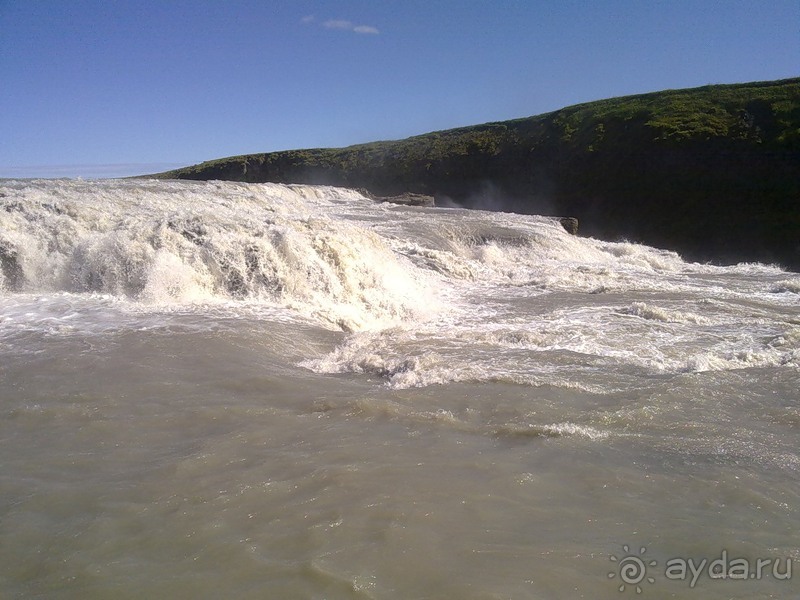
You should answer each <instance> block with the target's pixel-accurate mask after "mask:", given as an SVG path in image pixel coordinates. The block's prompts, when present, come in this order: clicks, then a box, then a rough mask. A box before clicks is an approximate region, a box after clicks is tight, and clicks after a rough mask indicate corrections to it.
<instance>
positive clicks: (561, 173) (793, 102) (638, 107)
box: [158, 78, 800, 269]
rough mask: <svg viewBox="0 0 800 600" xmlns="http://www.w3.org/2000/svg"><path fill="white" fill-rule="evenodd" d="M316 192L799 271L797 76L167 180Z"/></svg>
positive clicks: (223, 166)
mask: <svg viewBox="0 0 800 600" xmlns="http://www.w3.org/2000/svg"><path fill="white" fill-rule="evenodd" d="M158 177H165V178H180V179H224V180H235V181H250V182H265V181H272V182H283V183H316V184H331V185H340V186H347V187H355V188H365V189H367V190H369V191H370V192H372V193H374V194H376V195H394V194H400V193H403V192H416V193H421V194H428V195H432V196H434V197H435V198H436V201H437V203H438V204H447V203H449V202H455V203H457V204H460V205H463V206H467V207H471V208H489V209H497V210H510V211H515V212H522V213H536V214H550V215H572V216H576V217H578V218H579V219H580V222H581V231H582V232H584V233H587V234H591V235H596V236H602V237H606V238H611V239H616V238H622V237H624V238H627V239H630V240H634V241H642V242H645V243H648V244H653V245H656V246H661V247H667V248H672V249H675V250H678V251H680V252H682V253H683V254H684V255H686V256H687V257H689V258H694V259H700V260H713V261H719V262H727V261H734V260H763V261H778V262H780V263H782V264H784V265H785V266H789V267H792V268H795V269H797V268H800V78H798V79H787V80H782V81H774V82H758V83H748V84H735V85H714V86H706V87H701V88H695V89H689V90H668V91H663V92H656V93H651V94H642V95H636V96H627V97H623V98H613V99H609V100H601V101H598V102H589V103H586V104H579V105H576V106H571V107H567V108H563V109H561V110H558V111H555V112H552V113H548V114H545V115H540V116H535V117H529V118H523V119H515V120H512V121H503V122H498V123H487V124H484V125H477V126H474V127H464V128H460V129H451V130H447V131H439V132H434V133H429V134H425V135H420V136H415V137H411V138H408V139H405V140H399V141H391V142H374V143H369V144H360V145H357V146H350V147H348V148H335V149H309V150H290V151H284V152H272V153H267V154H251V155H246V156H234V157H230V158H224V159H220V160H214V161H210V162H205V163H202V164H199V165H196V166H192V167H187V168H185V169H178V170H175V171H169V172H167V173H162V174H159V175H158Z"/></svg>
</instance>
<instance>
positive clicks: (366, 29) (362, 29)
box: [353, 25, 380, 35]
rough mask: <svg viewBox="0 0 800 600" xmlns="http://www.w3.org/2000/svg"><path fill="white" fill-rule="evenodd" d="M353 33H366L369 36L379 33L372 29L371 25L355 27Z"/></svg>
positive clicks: (375, 28)
mask: <svg viewBox="0 0 800 600" xmlns="http://www.w3.org/2000/svg"><path fill="white" fill-rule="evenodd" d="M353 31H355V32H356V33H367V34H371V35H378V34H379V33H380V31H378V29H377V27H372V26H371V25H357V26H355V27H353Z"/></svg>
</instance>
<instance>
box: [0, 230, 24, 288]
mask: <svg viewBox="0 0 800 600" xmlns="http://www.w3.org/2000/svg"><path fill="white" fill-rule="evenodd" d="M0 269H2V272H3V278H4V279H5V287H6V289H10V290H18V289H19V288H21V287H22V282H23V280H24V279H25V275H24V273H23V272H22V265H20V264H19V260H18V254H17V249H16V248H13V247H12V246H11V245H10V244H8V243H4V242H0Z"/></svg>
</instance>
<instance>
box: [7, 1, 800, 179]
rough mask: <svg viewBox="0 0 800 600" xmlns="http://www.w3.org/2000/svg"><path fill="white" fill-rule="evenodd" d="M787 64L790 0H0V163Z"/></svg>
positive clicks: (318, 136) (174, 154) (461, 108)
mask: <svg viewBox="0 0 800 600" xmlns="http://www.w3.org/2000/svg"><path fill="white" fill-rule="evenodd" d="M798 75H800V2H798V1H797V0H787V1H782V0H768V1H765V2H753V1H752V0H751V1H748V2H739V1H735V0H729V1H713V2H712V1H708V0H685V1H657V0H636V1H605V2H600V1H596V2H586V1H582V2H577V1H570V0H552V1H538V0H528V1H522V2H514V1H510V0H495V1H492V2H489V1H486V2H483V1H477V0H462V1H460V2H455V1H437V0H424V1H416V0H405V1H399V0H398V1H381V0H364V1H357V0H343V1H341V2H319V1H317V2H314V1H310V0H309V1H306V0H296V1H291V0H283V1H278V0H274V1H266V0H265V1H255V0H225V1H222V0H219V1H213V2H212V1H201V0H195V1H191V2H189V1H186V2H184V1H170V0H158V1H151V0H130V1H127V0H116V1H114V0H104V1H99V0H98V1H89V0H69V1H67V0H50V1H44V0H41V1H40V0H0V177H77V176H82V177H98V176H122V175H131V174H139V173H148V172H154V171H158V170H163V169H167V168H172V167H174V166H180V165H188V164H193V163H197V162H201V161H203V160H209V159H213V158H219V157H223V156H230V155H234V154H247V153H253V152H268V151H273V150H285V149H291V148H308V147H338V146H347V145H351V144H356V143H361V142H369V141H375V140H387V139H399V138H404V137H408V136H410V135H416V134H421V133H426V132H428V131H434V130H439V129H448V128H451V127H457V126H463V125H473V124H478V123H484V122H487V121H498V120H504V119H511V118H517V117H524V116H530V115H535V114H541V113H544V112H548V111H552V110H556V109H558V108H561V107H563V106H568V105H571V104H576V103H579V102H585V101H589V100H598V99H601V98H607V97H612V96H621V95H627V94H633V93H640V92H649V91H656V90H661V89H667V88H685V87H694V86H699V85H706V84H712V83H736V82H745V81H759V80H771V79H781V78H786V77H796V76H798Z"/></svg>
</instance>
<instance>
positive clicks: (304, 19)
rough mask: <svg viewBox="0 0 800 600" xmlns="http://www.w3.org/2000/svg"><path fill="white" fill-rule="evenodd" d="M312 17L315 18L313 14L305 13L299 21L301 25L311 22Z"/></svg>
mask: <svg viewBox="0 0 800 600" xmlns="http://www.w3.org/2000/svg"><path fill="white" fill-rule="evenodd" d="M314 19H315V17H314V15H306V16H305V17H303V18H302V19H300V22H301V23H302V24H303V25H308V24H309V23H313V22H314Z"/></svg>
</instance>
